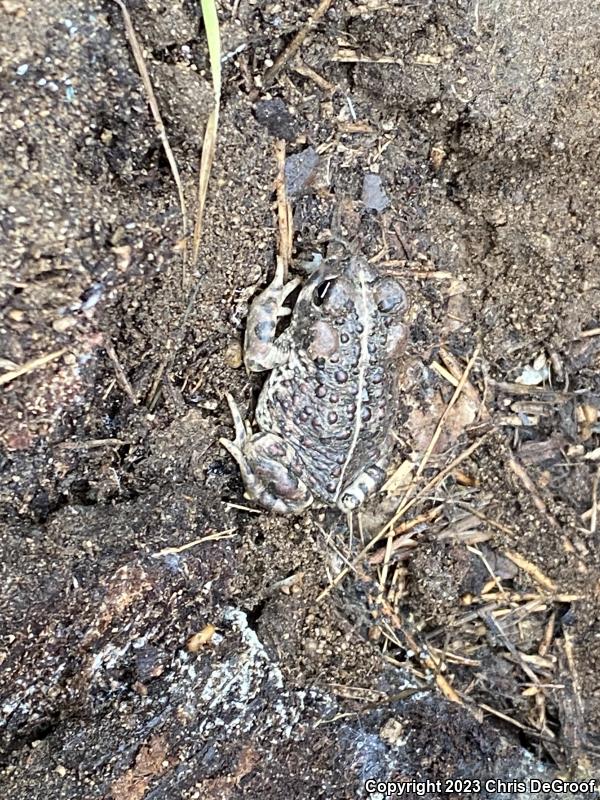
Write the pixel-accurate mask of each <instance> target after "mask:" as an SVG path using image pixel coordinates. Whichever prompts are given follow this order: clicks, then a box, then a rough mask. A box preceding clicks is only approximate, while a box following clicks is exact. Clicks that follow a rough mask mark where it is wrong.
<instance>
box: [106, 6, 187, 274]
mask: <svg viewBox="0 0 600 800" xmlns="http://www.w3.org/2000/svg"><path fill="white" fill-rule="evenodd" d="M115 3H116V4H117V5H118V6H119V8H120V9H121V13H122V14H123V22H124V23H125V32H126V34H127V38H128V40H129V44H130V46H131V51H132V53H133V57H134V58H135V63H136V65H137V68H138V72H139V73H140V78H141V79H142V84H143V86H144V91H145V92H146V97H147V98H148V105H149V106H150V111H151V112H152V116H153V117H154V123H155V125H156V129H157V131H158V135H159V136H160V140H161V143H162V146H163V148H164V151H165V155H166V156H167V161H168V162H169V167H170V169H171V174H172V175H173V180H174V181H175V185H176V186H177V194H178V195H179V207H180V208H181V220H182V222H181V227H182V230H183V240H184V242H185V240H186V238H187V211H186V206H185V197H184V195H183V186H182V185H181V177H180V175H179V168H178V167H177V162H176V161H175V156H174V155H173V151H172V150H171V145H170V144H169V139H168V138H167V131H166V129H165V125H164V123H163V121H162V117H161V114H160V110H159V108H158V102H157V100H156V95H155V94H154V88H153V87H152V82H151V80H150V75H149V74H148V69H147V67H146V62H145V60H144V52H143V50H142V47H141V45H140V43H139V41H138V38H137V34H136V32H135V30H134V27H133V23H132V22H131V17H130V16H129V11H128V10H127V6H126V5H125V3H124V2H123V0H115ZM184 263H185V251H184Z"/></svg>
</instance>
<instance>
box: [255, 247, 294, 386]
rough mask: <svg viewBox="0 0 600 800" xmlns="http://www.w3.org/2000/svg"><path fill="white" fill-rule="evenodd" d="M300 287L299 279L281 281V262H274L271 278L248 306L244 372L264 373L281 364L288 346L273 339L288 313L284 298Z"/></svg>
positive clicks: (279, 260) (283, 341)
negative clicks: (273, 271) (282, 318)
mask: <svg viewBox="0 0 600 800" xmlns="http://www.w3.org/2000/svg"><path fill="white" fill-rule="evenodd" d="M299 284H300V279H299V278H294V279H293V280H291V281H288V283H286V284H284V282H283V262H282V261H281V259H278V260H277V269H276V270H275V277H274V278H273V280H272V282H271V283H270V284H269V286H267V288H266V289H265V290H264V291H263V292H261V293H260V294H259V295H257V296H256V297H255V298H254V300H253V301H252V303H251V305H250V310H249V311H248V320H247V322H246V337H245V341H244V363H245V365H246V369H247V370H248V372H264V371H266V370H270V369H274V368H275V367H280V366H281V365H282V364H285V363H286V361H287V360H288V356H289V346H288V344H287V340H286V339H285V338H284V337H280V338H279V339H277V338H276V336H277V322H278V321H279V319H280V318H281V317H285V316H286V315H287V314H289V313H290V310H289V308H286V307H285V306H284V303H285V301H286V298H287V297H288V295H289V294H291V293H292V292H293V291H294V289H295V288H296V287H297V286H298V285H299Z"/></svg>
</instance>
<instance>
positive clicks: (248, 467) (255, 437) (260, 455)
mask: <svg viewBox="0 0 600 800" xmlns="http://www.w3.org/2000/svg"><path fill="white" fill-rule="evenodd" d="M227 401H228V403H229V408H230V409H231V415H232V417H233V424H234V426H235V439H234V441H230V440H229V439H221V440H220V442H221V444H222V445H223V446H224V447H225V448H227V450H229V452H230V453H231V455H232V456H233V457H234V458H235V460H236V461H237V463H238V464H239V467H240V471H241V473H242V479H243V481H244V486H245V487H246V494H245V496H246V497H247V498H248V499H249V500H255V501H256V502H257V503H259V504H260V505H261V506H262V507H263V508H266V509H267V510H268V511H275V512H276V513H277V514H298V513H299V512H301V511H304V509H305V508H308V506H309V505H310V504H311V503H312V502H313V496H312V493H311V491H310V489H309V488H308V486H307V485H306V484H305V483H304V482H303V481H301V480H300V478H298V477H297V476H296V475H295V474H294V473H293V472H292V470H291V469H290V464H291V463H292V462H293V461H294V459H295V458H296V454H295V452H294V450H293V448H292V447H291V445H289V444H288V443H287V442H285V441H284V440H283V439H282V438H281V437H280V436H277V435H276V434H274V433H255V434H252V432H251V430H250V426H249V425H248V423H244V421H243V420H242V416H241V414H240V412H239V410H238V407H237V406H236V404H235V402H234V400H233V398H232V397H231V395H229V394H228V395H227Z"/></svg>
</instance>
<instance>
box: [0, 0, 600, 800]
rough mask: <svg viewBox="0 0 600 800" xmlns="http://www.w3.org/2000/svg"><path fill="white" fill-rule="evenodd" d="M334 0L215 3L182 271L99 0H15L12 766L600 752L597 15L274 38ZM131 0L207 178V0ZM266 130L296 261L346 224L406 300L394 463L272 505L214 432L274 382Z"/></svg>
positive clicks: (6, 346)
mask: <svg viewBox="0 0 600 800" xmlns="http://www.w3.org/2000/svg"><path fill="white" fill-rule="evenodd" d="M314 7H315V6H314V2H313V3H310V4H305V3H300V2H293V1H292V0H289V1H288V2H285V3H275V2H266V0H241V2H237V1H236V2H229V0H223V2H221V3H220V4H219V17H220V23H221V35H222V48H223V96H222V104H221V115H220V122H219V131H218V146H217V151H216V158H215V163H214V165H213V169H212V174H211V178H210V184H209V191H208V201H207V206H206V213H205V219H204V227H203V236H202V248H201V253H200V258H199V261H198V263H197V265H195V266H194V265H190V264H189V262H188V264H187V266H186V269H185V270H184V268H183V251H184V243H183V242H182V217H181V211H180V208H179V204H178V198H177V191H176V188H175V185H174V181H173V177H172V175H171V172H170V169H169V165H168V162H167V159H166V157H165V154H164V151H163V149H162V146H161V142H160V138H159V136H158V135H157V132H156V128H155V125H154V123H153V120H152V116H151V113H150V111H149V106H148V103H147V98H146V96H145V93H144V90H143V87H142V83H141V80H140V76H139V74H138V71H137V69H136V65H135V61H134V59H133V56H132V53H131V49H130V47H129V44H128V41H127V37H126V34H125V29H124V24H123V18H122V15H121V12H120V10H119V8H118V6H117V5H116V4H115V3H113V2H110V0H105V2H96V3H94V2H92V3H91V4H90V3H84V2H79V0H70V1H69V0H47V2H45V3H27V2H26V1H25V0H0V8H1V9H2V22H3V24H2V26H0V54H1V58H2V71H1V73H0V81H1V91H0V110H1V112H2V113H1V115H0V137H1V144H0V152H1V153H2V164H1V166H0V169H1V181H0V193H1V195H0V196H1V208H2V216H1V222H0V242H1V252H2V258H1V261H0V267H1V275H2V278H1V281H0V304H1V308H2V319H1V327H0V336H1V339H0V342H1V349H0V381H1V384H0V387H1V391H2V396H1V399H0V407H1V409H2V411H1V416H0V444H1V446H2V455H1V457H0V507H1V508H0V515H1V516H0V548H1V553H2V580H1V582H0V618H1V620H2V623H1V629H0V633H1V642H2V643H1V650H0V665H1V666H0V698H1V703H0V766H1V768H2V773H1V775H0V785H1V786H2V787H3V788H2V795H3V796H4V797H7V798H8V797H10V798H11V800H19V799H20V798H28V799H30V798H50V797H51V798H59V797H60V798H114V800H121V798H125V797H127V798H140V799H141V798H164V797H169V798H196V797H198V798H229V797H231V798H238V797H239V798H242V797H245V798H258V797H261V798H271V797H272V798H275V797H295V798H302V799H303V800H304V799H305V798H306V800H308V798H310V799H311V800H312V799H313V798H355V797H356V798H361V797H366V796H369V794H368V792H367V791H366V789H365V781H366V780H368V779H369V778H374V779H376V780H381V781H386V780H403V781H408V780H430V781H442V784H441V788H437V789H436V788H431V787H430V791H429V792H428V793H427V794H426V795H425V796H427V797H432V798H437V797H440V798H441V797H452V796H457V797H458V796H463V795H464V794H468V791H469V790H468V789H465V787H462V789H461V788H460V787H458V786H454V787H444V785H443V781H445V780H446V779H451V780H454V779H459V778H460V779H463V778H464V779H473V780H481V781H483V780H484V779H485V778H496V779H502V780H504V781H510V780H512V781H515V780H524V781H527V780H528V779H531V778H544V779H550V778H554V777H557V776H558V777H563V778H567V777H569V778H573V779H577V780H580V781H583V780H585V779H589V778H593V777H594V776H598V774H599V773H598V763H599V753H600V750H599V748H600V668H599V666H598V660H597V652H598V648H599V646H600V623H599V621H598V620H599V611H600V592H599V591H598V589H599V587H600V548H599V546H598V538H599V536H600V532H599V525H598V476H599V475H600V472H599V466H598V465H599V462H600V435H599V434H600V424H599V415H600V267H599V263H600V262H599V254H598V249H597V245H598V236H599V230H598V219H599V218H600V217H599V209H600V188H599V187H600V174H599V173H600V166H599V165H600V143H599V139H598V134H597V127H598V126H597V124H596V122H597V109H598V107H599V105H600V59H599V55H600V53H599V50H598V41H599V36H600V18H599V17H598V15H594V14H592V13H590V12H589V4H587V3H583V2H579V1H578V0H575V2H571V3H565V2H564V0H545V1H544V2H541V0H540V1H539V2H538V0H505V2H503V3H498V2H495V0H476V2H470V3H466V2H459V0H443V2H440V1H439V0H436V1H435V2H434V0H421V1H420V2H394V1H393V0H390V2H382V1H381V0H364V2H362V3H361V2H349V1H348V0H346V2H344V0H337V2H334V3H332V4H331V8H330V10H329V11H328V12H327V14H326V15H325V16H324V17H323V18H322V19H321V20H320V21H319V22H318V24H317V25H316V26H315V27H314V28H313V29H312V30H311V31H310V32H309V34H308V36H307V37H306V39H305V40H304V42H303V44H302V47H301V48H300V50H299V52H298V54H297V55H293V56H292V57H291V58H290V59H289V60H287V61H285V63H280V62H279V61H277V58H278V56H280V54H282V53H285V52H286V50H287V48H289V46H290V43H291V42H292V41H293V39H294V36H295V35H296V34H297V33H298V32H299V31H301V30H302V29H303V28H304V26H305V25H306V24H307V23H308V21H309V14H310V11H311V9H312V8H314ZM129 8H130V12H131V15H132V19H133V24H134V27H135V29H136V31H137V33H138V36H139V37H140V41H141V43H142V44H143V47H144V51H145V57H146V60H147V66H148V70H149V73H150V76H151V80H152V83H153V85H154V89H155V92H156V95H157V99H158V103H159V106H160V108H161V112H162V114H163V117H164V122H165V125H166V129H167V133H168V136H169V140H170V143H171V146H172V148H173V151H174V154H175V157H176V160H177V163H178V166H179V170H180V172H181V177H182V182H183V187H184V190H185V194H186V197H187V200H188V204H189V206H190V207H191V208H192V210H193V209H194V199H195V196H196V185H197V178H198V168H199V152H200V149H201V147H202V136H203V132H204V127H205V123H206V119H207V117H208V114H209V112H210V108H211V102H212V87H211V83H210V71H209V65H208V57H207V48H206V41H205V36H204V29H203V24H202V17H201V13H200V10H199V4H197V3H194V2H191V0H182V1H181V2H179V1H178V0H172V2H170V3H161V2H158V0H136V1H135V2H133V1H132V2H131V3H130V4H129ZM288 52H289V51H288ZM273 64H275V69H273V68H272V67H273ZM279 140H284V141H285V148H286V156H287V158H288V169H287V176H288V192H289V195H290V201H291V203H292V208H293V215H294V258H295V261H296V264H298V263H300V262H301V261H302V260H306V259H307V258H308V259H310V258H311V257H312V254H313V253H314V252H318V253H321V254H322V255H326V254H327V251H328V248H329V246H330V239H331V237H332V235H333V236H335V235H339V234H340V229H341V233H343V234H344V236H346V238H348V239H350V240H351V241H352V242H353V244H354V246H357V247H359V248H360V249H361V251H362V252H364V253H365V254H366V255H367V256H368V257H370V258H372V259H373V260H374V261H376V262H377V263H378V264H379V265H380V266H381V268H382V269H387V270H389V271H390V272H392V273H393V274H396V275H399V276H400V277H401V279H402V281H403V283H404V285H405V286H406V289H407V292H408V294H409V296H410V300H411V308H410V312H409V327H410V337H409V342H408V344H407V348H406V353H405V356H404V359H403V361H402V363H401V364H399V365H398V369H399V380H400V381H401V382H402V398H403V401H402V411H401V414H400V416H399V418H398V420H397V425H396V427H395V432H396V434H397V439H398V445H397V450H396V453H395V458H394V463H393V468H392V469H391V471H390V475H391V478H392V479H391V482H390V484H389V485H388V487H387V490H386V491H385V492H384V493H382V494H380V495H379V496H377V497H375V498H373V499H372V500H371V501H370V502H369V503H368V505H367V506H366V507H365V509H363V510H362V511H361V513H360V515H358V516H357V517H355V518H354V519H353V520H350V521H349V520H346V519H345V518H343V517H342V516H341V515H340V514H339V513H338V512H336V511H333V510H323V509H317V508H315V509H312V510H310V511H308V512H306V513H305V514H303V515H301V516H299V517H291V518H278V517H273V516H270V515H268V514H266V513H256V510H255V509H251V508H248V507H246V501H245V500H244V499H243V487H242V485H241V481H240V475H239V471H238V469H237V468H236V465H235V464H234V463H233V461H232V459H231V458H230V457H229V455H228V454H227V453H226V451H225V450H224V449H223V448H222V446H221V445H220V444H219V437H221V436H230V434H231V420H230V418H229V413H228V410H227V406H226V403H225V401H224V395H225V392H226V391H231V392H232V393H233V394H234V395H235V397H236V399H237V400H238V402H239V403H240V405H241V406H242V407H243V408H244V409H245V410H246V409H249V408H251V407H252V405H253V403H254V402H255V399H256V395H257V392H258V390H259V389H260V385H261V380H260V378H255V377H252V378H249V377H248V376H247V375H246V374H245V372H244V370H243V367H242V366H241V340H242V336H243V330H244V319H245V315H246V312H247V308H248V302H249V300H250V299H251V297H252V295H253V294H254V293H255V292H256V291H257V289H258V288H260V287H262V286H264V285H265V283H266V281H268V280H269V278H270V276H271V275H272V274H273V269H274V265H275V259H276V255H277V249H278V223H277V202H276V191H275V183H276V178H277V173H278V166H277V159H276V157H275V144H276V142H277V141H279ZM366 176H367V178H366V180H365V177H366ZM373 176H375V177H373ZM295 269H297V267H295V266H294V264H292V271H294V270H295ZM473 356H475V357H474V358H473ZM35 359H40V361H37V362H36V361H34V360H35ZM470 359H473V360H472V363H471V364H470V373H469V375H468V379H467V380H466V381H463V383H462V384H461V391H460V394H459V396H458V399H457V401H456V402H455V403H454V405H453V407H452V408H451V410H450V411H449V412H447V413H445V410H446V409H447V408H448V406H449V404H451V399H452V396H453V393H454V392H455V387H456V384H457V382H458V381H459V380H460V377H461V375H462V374H463V373H464V371H465V369H466V367H467V364H468V363H469V361H470ZM21 367H23V369H22V370H21V369H20V368H21ZM2 376H4V377H2ZM442 415H444V417H443V422H442V425H441V427H440V428H439V429H438V428H437V426H438V423H439V421H440V419H441V418H442ZM436 430H438V433H439V438H437V440H436V441H435V447H433V449H432V448H430V447H429V445H430V443H431V442H432V437H434V436H435V435H437V434H436ZM428 448H429V449H428ZM419 464H422V467H421V471H420V472H419V471H418V465H419ZM407 492H408V499H409V500H410V501H411V505H410V506H409V507H408V508H405V509H404V511H403V513H402V514H397V513H396V512H397V509H398V508H399V507H401V506H402V502H403V499H405V498H406V497H407ZM405 505H406V503H405ZM394 516H396V520H395V522H394V524H393V525H392V526H391V535H389V536H388V534H387V533H385V534H384V535H382V536H381V537H380V539H379V540H378V541H377V542H376V543H372V544H371V546H370V548H369V550H368V552H367V553H366V554H364V555H363V556H361V558H357V556H358V554H359V553H360V552H361V550H362V549H363V547H364V546H365V545H366V544H367V543H369V542H371V540H372V539H373V537H375V536H377V535H378V533H379V532H381V531H382V528H383V527H384V526H385V525H386V524H387V523H389V522H390V520H391V519H392V518H394ZM344 568H346V569H347V574H346V576H345V577H344V578H343V579H341V580H339V581H338V582H337V583H336V585H335V586H334V587H331V582H332V581H333V580H334V579H335V578H336V576H338V575H339V573H340V572H341V571H342V570H343V569H344ZM328 587H329V590H328ZM445 789H447V790H446V791H445ZM472 794H473V795H474V796H479V797H490V798H491V797H498V798H500V797H503V798H512V797H526V796H529V795H528V791H527V789H525V790H523V791H521V792H520V791H518V790H517V789H516V788H515V787H514V786H513V787H511V786H505V787H502V786H499V785H498V786H495V787H494V786H490V787H488V788H482V790H481V791H477V790H476V789H475V788H474V789H473V791H472ZM370 796H371V797H373V798H375V797H384V796H385V795H384V794H382V793H380V794H377V793H376V792H373V793H371V795H370ZM405 796H407V797H416V796H417V789H416V788H414V787H413V789H412V790H411V791H410V792H407V793H406V794H405ZM536 796H537V797H559V796H561V797H565V796H568V795H564V794H563V795H560V794H559V792H558V791H557V790H552V791H549V792H545V793H540V794H538V795H536ZM572 796H581V797H584V796H587V797H589V796H590V795H589V793H588V794H587V795H586V794H585V793H584V792H583V790H582V791H581V792H579V793H578V792H576V791H574V792H572Z"/></svg>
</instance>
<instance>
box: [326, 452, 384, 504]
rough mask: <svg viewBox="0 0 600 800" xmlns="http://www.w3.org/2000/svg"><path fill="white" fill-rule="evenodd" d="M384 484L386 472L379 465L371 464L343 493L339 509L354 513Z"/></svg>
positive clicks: (338, 502)
mask: <svg viewBox="0 0 600 800" xmlns="http://www.w3.org/2000/svg"><path fill="white" fill-rule="evenodd" d="M384 482H385V470H384V469H383V468H382V467H380V466H379V464H371V465H370V466H368V467H367V468H366V469H364V470H363V471H362V472H361V473H360V475H357V477H356V478H355V479H354V480H353V481H352V483H351V484H349V485H348V486H346V488H345V489H344V490H343V491H342V493H341V495H340V497H339V499H338V501H337V507H338V508H339V509H341V510H342V511H346V512H349V511H354V510H355V509H356V508H358V507H359V506H360V505H362V503H364V501H365V498H366V497H367V496H368V495H370V494H373V492H376V491H377V490H378V489H381V487H382V486H383V484H384Z"/></svg>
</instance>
